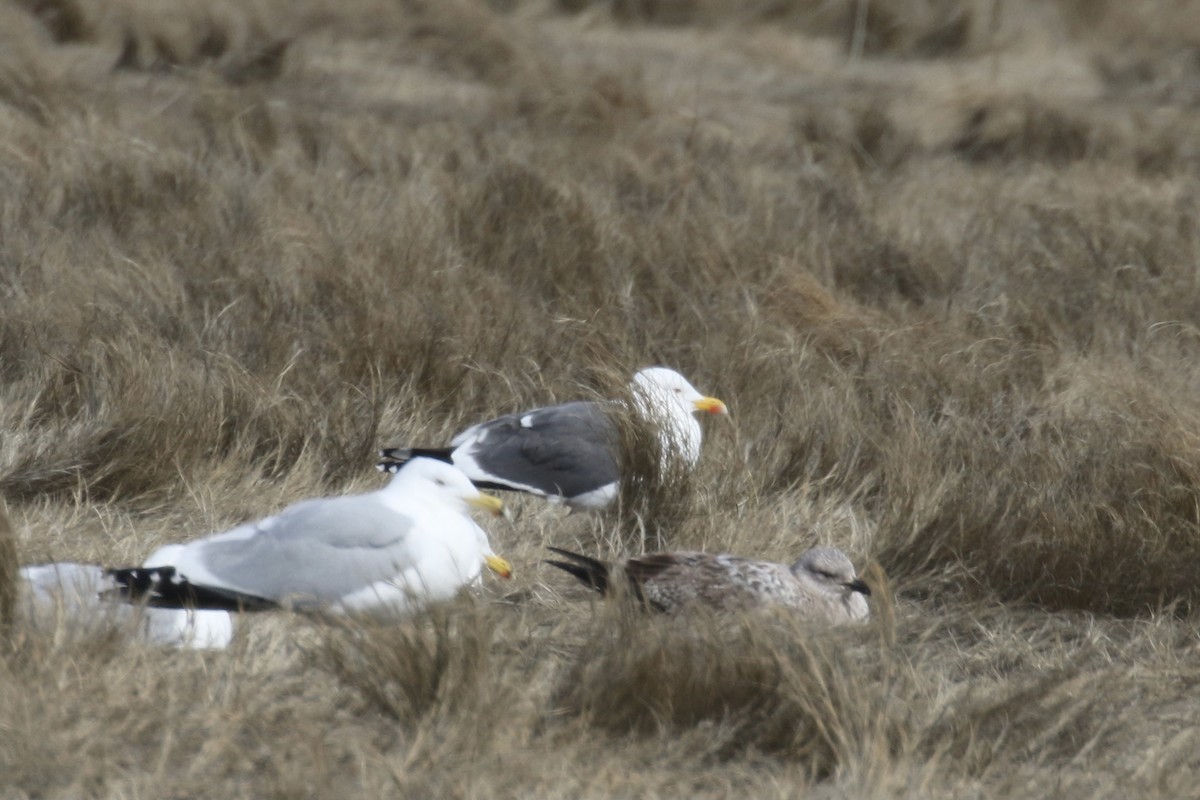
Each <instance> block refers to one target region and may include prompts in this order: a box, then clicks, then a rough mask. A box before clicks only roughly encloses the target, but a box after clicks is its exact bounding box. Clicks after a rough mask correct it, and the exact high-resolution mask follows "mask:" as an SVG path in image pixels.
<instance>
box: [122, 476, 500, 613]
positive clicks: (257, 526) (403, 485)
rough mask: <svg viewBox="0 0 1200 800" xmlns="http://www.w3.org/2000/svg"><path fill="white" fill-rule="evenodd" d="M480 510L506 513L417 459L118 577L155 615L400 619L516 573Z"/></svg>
mask: <svg viewBox="0 0 1200 800" xmlns="http://www.w3.org/2000/svg"><path fill="white" fill-rule="evenodd" d="M471 506H475V507H478V508H483V509H486V510H488V511H490V512H492V513H499V512H500V510H501V509H502V504H501V502H500V501H499V500H498V499H496V498H495V497H492V496H490V495H484V494H481V493H480V492H479V490H478V489H476V488H475V487H474V486H473V485H472V484H471V482H470V481H469V480H468V479H467V476H466V475H463V474H462V473H461V472H460V471H459V470H457V469H455V468H454V467H453V466H451V465H449V464H443V463H441V462H439V461H431V460H430V459H426V458H417V459H413V460H412V461H411V462H409V463H408V464H407V465H405V466H404V468H403V469H400V470H398V471H397V472H396V474H395V476H394V477H393V478H392V479H391V481H390V482H389V483H388V485H387V486H385V487H383V488H382V489H379V490H378V491H374V492H368V493H366V494H357V495H347V496H344V497H324V498H317V499H313V500H304V501H302V502H299V503H296V504H294V505H291V506H288V507H287V508H285V509H284V510H283V511H281V512H280V513H279V514H276V515H275V516H271V517H267V518H265V519H261V520H258V521H256V522H248V523H246V524H244V525H239V526H238V527H236V528H233V529H232V530H229V531H226V532H224V533H218V534H215V535H212V536H208V537H206V538H203V539H199V540H196V541H194V542H188V543H187V544H173V545H167V546H166V547H163V548H160V549H159V550H158V551H157V552H155V553H154V554H153V555H152V556H151V557H150V558H149V559H147V561H146V563H145V565H144V566H142V567H133V568H126V569H118V570H111V571H110V574H111V575H112V576H113V578H114V579H115V580H116V582H117V583H118V584H120V586H121V594H122V595H123V596H125V597H128V598H131V599H138V600H144V601H145V602H146V603H148V604H149V605H150V606H158V607H188V608H209V609H228V610H242V611H253V610H261V609H270V608H278V607H287V608H293V609H296V610H301V611H305V610H327V611H333V612H360V613H368V614H373V615H378V616H402V615H405V614H409V613H412V612H414V611H417V610H420V609H422V608H424V607H426V606H427V605H429V604H430V603H434V602H437V601H441V600H447V599H449V598H451V597H453V596H454V595H455V594H456V593H457V592H458V591H459V589H461V588H462V587H464V586H466V585H468V584H470V583H473V582H476V581H477V580H478V579H479V576H480V573H481V572H482V569H483V567H484V566H485V565H486V566H487V567H488V568H490V569H491V570H492V571H494V572H496V573H498V574H499V575H501V576H502V577H505V578H507V577H508V576H509V574H510V573H511V569H512V568H511V567H510V566H509V564H508V562H507V561H505V560H504V559H502V558H500V557H499V556H497V555H496V554H495V553H494V552H492V548H491V546H490V545H489V544H488V539H487V534H485V533H484V531H483V529H482V528H480V527H479V526H478V525H476V524H475V521H474V520H472V519H471V517H470V516H469V514H468V513H467V512H468V510H469V508H470V507H471Z"/></svg>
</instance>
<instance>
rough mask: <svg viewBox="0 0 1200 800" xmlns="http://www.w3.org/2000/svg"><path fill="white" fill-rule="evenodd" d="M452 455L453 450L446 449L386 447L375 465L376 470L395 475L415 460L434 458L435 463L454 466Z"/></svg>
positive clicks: (381, 451) (380, 452)
mask: <svg viewBox="0 0 1200 800" xmlns="http://www.w3.org/2000/svg"><path fill="white" fill-rule="evenodd" d="M451 453H452V451H451V450H449V449H447V448H444V447H443V448H430V447H385V448H383V449H382V450H380V451H379V461H378V462H377V463H376V464H375V469H377V470H379V471H380V472H390V473H392V474H395V473H396V472H398V471H399V470H400V468H401V467H403V466H404V465H405V464H407V463H408V462H409V461H412V460H413V459H414V458H432V459H434V460H435V461H444V462H446V463H447V464H453V463H454V459H453V457H452V456H451Z"/></svg>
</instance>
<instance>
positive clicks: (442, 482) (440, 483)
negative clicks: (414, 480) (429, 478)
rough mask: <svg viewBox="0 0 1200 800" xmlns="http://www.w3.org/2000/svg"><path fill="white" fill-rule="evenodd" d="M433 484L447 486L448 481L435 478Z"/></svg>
mask: <svg viewBox="0 0 1200 800" xmlns="http://www.w3.org/2000/svg"><path fill="white" fill-rule="evenodd" d="M433 482H434V483H436V484H437V485H438V486H445V485H446V479H445V478H435V479H434V481H433Z"/></svg>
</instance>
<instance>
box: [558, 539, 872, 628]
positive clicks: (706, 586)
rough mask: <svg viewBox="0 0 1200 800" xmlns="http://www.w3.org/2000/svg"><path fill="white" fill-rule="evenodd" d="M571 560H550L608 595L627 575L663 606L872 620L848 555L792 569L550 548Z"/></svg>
mask: <svg viewBox="0 0 1200 800" xmlns="http://www.w3.org/2000/svg"><path fill="white" fill-rule="evenodd" d="M549 549H550V550H552V551H554V552H555V553H557V554H558V555H560V556H562V557H563V558H565V559H568V560H567V561H547V562H546V563H547V564H551V565H553V566H555V567H558V568H559V569H561V570H565V571H566V572H569V573H570V574H572V575H574V576H575V577H576V578H578V579H579V580H580V581H582V582H583V584H584V585H586V586H589V587H591V588H593V589H595V590H596V591H598V592H600V593H601V594H604V595H607V594H608V593H609V592H610V591H612V589H613V582H614V580H623V581H624V585H625V586H627V587H628V589H629V591H631V592H632V594H633V596H634V597H636V598H637V599H638V600H639V601H641V602H642V603H644V604H645V605H647V606H649V607H650V608H652V609H654V610H657V611H665V612H668V613H673V612H675V611H678V610H679V609H681V608H685V607H687V606H693V605H701V606H708V607H710V608H715V609H719V610H732V609H747V608H755V607H762V606H779V607H782V608H788V609H791V610H793V611H795V612H797V613H798V614H800V615H801V616H804V617H807V618H811V619H813V620H816V621H820V622H826V623H831V624H837V623H842V622H856V621H859V620H864V619H866V618H867V616H868V614H869V613H870V612H869V609H868V607H867V595H869V594H870V593H871V590H870V588H868V587H867V585H866V584H865V583H863V582H862V580H860V579H859V577H858V575H857V573H855V571H854V565H853V564H852V563H850V559H849V558H847V557H846V554H845V553H843V552H842V551H841V550H838V549H837V548H835V547H814V548H812V549H811V550H808V551H807V552H805V553H804V555H802V556H800V558H799V559H797V560H796V562H795V563H794V564H792V565H791V566H790V567H789V566H786V565H784V564H777V563H775V562H772V561H759V560H756V559H751V558H740V557H738V556H733V555H728V554H720V555H714V554H710V553H695V552H676V553H652V554H650V555H645V556H640V557H638V558H630V559H628V560H627V561H625V563H624V564H622V565H621V566H620V567H619V568H616V569H615V568H614V565H611V564H608V563H606V562H604V561H600V560H599V559H595V558H589V557H588V556H584V555H580V554H578V553H572V552H571V551H569V550H562V549H559V548H557V547H550V548H549Z"/></svg>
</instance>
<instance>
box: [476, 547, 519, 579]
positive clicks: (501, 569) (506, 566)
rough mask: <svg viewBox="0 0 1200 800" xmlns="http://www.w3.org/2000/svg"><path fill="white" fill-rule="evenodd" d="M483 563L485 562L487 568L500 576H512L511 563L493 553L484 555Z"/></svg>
mask: <svg viewBox="0 0 1200 800" xmlns="http://www.w3.org/2000/svg"><path fill="white" fill-rule="evenodd" d="M483 563H485V564H487V567H488V569H490V570H491V571H492V572H494V573H496V574H497V575H499V576H500V577H501V578H511V577H512V564H510V563H508V562H507V561H505V560H504V559H503V558H501V557H500V556H498V555H496V554H494V553H493V554H491V555H486V556H484V557H483Z"/></svg>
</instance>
